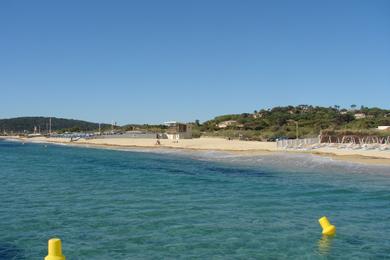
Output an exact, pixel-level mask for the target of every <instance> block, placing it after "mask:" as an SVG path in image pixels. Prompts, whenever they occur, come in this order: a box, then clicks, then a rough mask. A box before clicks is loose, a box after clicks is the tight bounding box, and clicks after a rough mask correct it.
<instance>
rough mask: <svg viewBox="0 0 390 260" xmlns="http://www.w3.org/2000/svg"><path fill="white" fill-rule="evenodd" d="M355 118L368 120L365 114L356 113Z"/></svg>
mask: <svg viewBox="0 0 390 260" xmlns="http://www.w3.org/2000/svg"><path fill="white" fill-rule="evenodd" d="M354 116H355V119H363V118H366V115H365V114H363V113H356V114H354Z"/></svg>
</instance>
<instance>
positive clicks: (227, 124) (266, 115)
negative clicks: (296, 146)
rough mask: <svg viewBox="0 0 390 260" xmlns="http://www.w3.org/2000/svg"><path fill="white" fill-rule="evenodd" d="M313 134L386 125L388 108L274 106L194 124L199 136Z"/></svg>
mask: <svg viewBox="0 0 390 260" xmlns="http://www.w3.org/2000/svg"><path fill="white" fill-rule="evenodd" d="M297 124H298V135H299V137H314V136H318V134H319V133H320V132H321V131H323V130H327V131H341V130H343V131H346V130H349V131H363V130H370V129H375V128H377V127H378V126H379V125H390V110H386V109H381V108H368V107H363V106H362V107H361V108H359V109H357V108H356V106H355V105H352V106H351V109H345V108H344V109H340V107H339V106H334V107H319V106H310V105H299V106H285V107H274V108H272V109H261V110H260V111H254V112H253V113H243V114H233V115H223V116H218V117H215V118H214V119H212V120H209V121H206V122H204V123H203V124H202V125H200V126H199V127H198V129H199V131H201V132H202V134H203V135H211V136H223V137H231V138H237V137H241V138H244V139H250V140H273V139H275V138H280V137H285V138H295V137H296V127H297Z"/></svg>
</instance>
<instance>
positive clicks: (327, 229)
mask: <svg viewBox="0 0 390 260" xmlns="http://www.w3.org/2000/svg"><path fill="white" fill-rule="evenodd" d="M318 222H320V225H321V227H322V234H323V235H327V236H333V235H334V234H336V227H335V226H333V225H331V224H330V222H329V220H328V219H327V218H326V217H325V216H323V217H322V218H320V219H319V220H318Z"/></svg>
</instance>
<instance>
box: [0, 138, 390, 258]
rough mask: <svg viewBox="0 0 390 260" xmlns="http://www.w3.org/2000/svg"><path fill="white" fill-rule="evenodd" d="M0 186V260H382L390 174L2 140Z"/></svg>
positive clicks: (288, 161) (388, 229)
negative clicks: (62, 259)
mask: <svg viewBox="0 0 390 260" xmlns="http://www.w3.org/2000/svg"><path fill="white" fill-rule="evenodd" d="M0 177H1V181H0V259H43V257H44V256H46V254H47V240H48V239H49V238H51V237H54V236H58V237H60V238H61V239H62V241H63V250H64V254H65V255H66V257H67V259H69V260H73V259H178V258H180V259H390V167H386V166H365V165H359V164H352V163H344V162H336V161H331V160H330V159H326V158H319V157H315V156H310V155H282V154H280V155H267V156H258V157H243V156H233V155H227V154H223V153H212V152H199V153H190V152H178V151H170V150H169V151H164V150H161V151H159V152H151V151H147V150H143V151H134V150H133V151H114V150H104V149H89V148H80V147H77V148H75V147H68V146H56V145H47V146H46V145H44V144H24V145H23V144H22V143H19V142H8V141H0ZM323 215H326V216H328V218H329V219H330V221H331V222H332V223H333V224H335V225H336V226H337V234H336V236H335V237H333V238H323V237H322V236H321V228H320V226H319V224H318V218H320V217H322V216H323Z"/></svg>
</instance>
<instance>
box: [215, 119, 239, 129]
mask: <svg viewBox="0 0 390 260" xmlns="http://www.w3.org/2000/svg"><path fill="white" fill-rule="evenodd" d="M235 124H237V121H236V120H227V121H223V122H221V123H219V124H217V127H218V128H226V127H229V126H231V125H235Z"/></svg>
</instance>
